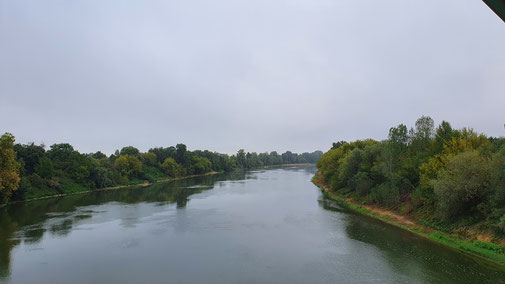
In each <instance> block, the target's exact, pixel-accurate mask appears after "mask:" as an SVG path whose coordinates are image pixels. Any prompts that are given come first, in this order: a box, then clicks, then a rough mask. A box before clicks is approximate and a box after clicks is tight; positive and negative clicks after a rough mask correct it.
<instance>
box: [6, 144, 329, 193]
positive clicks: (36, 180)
mask: <svg viewBox="0 0 505 284" xmlns="http://www.w3.org/2000/svg"><path fill="white" fill-rule="evenodd" d="M2 139H3V140H2V141H3V142H5V143H4V144H3V145H4V146H6V149H9V148H10V147H11V146H12V145H13V143H14V137H12V136H11V135H10V134H6V135H4V136H2ZM13 148H14V151H12V149H11V150H7V151H6V152H5V153H7V154H6V155H5V157H7V156H9V155H10V157H14V162H13V163H11V164H9V163H10V162H6V163H4V164H5V165H4V167H3V168H4V169H5V173H7V172H9V174H8V175H7V174H6V177H5V178H4V179H3V180H0V185H2V184H7V183H9V190H7V189H6V190H5V191H4V190H3V189H4V188H7V186H4V187H3V188H0V197H1V198H2V199H3V200H4V201H6V200H7V199H9V200H13V201H14V200H25V199H32V198H40V197H44V196H51V195H59V194H67V193H73V192H80V191H86V190H93V189H100V188H107V187H114V186H118V185H130V184H140V183H145V182H150V183H152V182H155V181H157V180H163V179H167V178H179V177H185V176H189V175H199V174H206V173H209V172H212V171H216V172H231V171H234V170H237V169H251V168H258V167H263V166H270V165H280V164H283V163H311V162H312V163H314V162H316V161H317V159H319V157H320V156H321V155H322V152H321V151H315V152H312V153H303V154H296V153H292V152H289V151H287V152H285V153H283V154H282V155H279V154H277V152H271V153H270V154H268V153H261V154H257V153H254V152H245V151H243V150H242V151H241V152H239V153H238V157H239V159H240V162H241V163H240V164H239V163H237V156H235V155H232V156H229V155H226V154H221V153H216V152H210V151H207V150H204V151H201V150H196V151H189V150H188V149H187V147H186V145H184V144H177V145H176V146H175V147H174V146H170V147H166V148H164V147H157V148H151V149H149V151H148V152H147V153H141V152H140V151H139V149H137V148H135V147H133V146H127V147H123V148H122V149H121V151H119V150H116V151H115V152H114V154H112V155H110V156H109V157H107V156H106V155H105V154H104V153H102V152H100V151H98V152H95V153H90V154H81V153H79V152H78V151H76V150H75V149H74V147H73V146H72V145H70V144H68V143H60V144H54V145H51V147H50V149H49V150H48V151H45V147H44V145H35V144H34V143H29V144H26V145H23V144H16V145H13ZM9 151H10V152H9ZM0 153H2V152H0ZM9 153H10V154H9ZM16 153H17V161H16V156H15V154H16ZM0 158H1V157H0ZM7 160H8V159H7ZM0 161H1V160H0ZM11 162H12V161H11ZM7 164H9V165H10V166H14V168H16V169H17V168H19V170H18V171H17V177H18V179H17V183H16V179H12V178H11V179H10V180H9V177H16V175H14V174H12V173H13V172H16V171H8V170H7V168H8V167H7V166H6V165H7ZM0 166H1V165H0ZM11 168H13V167H11ZM1 171H2V168H0V174H1V173H2V172H1ZM12 181H14V182H12ZM18 183H19V189H18V190H14V189H15V188H17V187H18V186H17V184H18ZM14 185H16V186H14Z"/></svg>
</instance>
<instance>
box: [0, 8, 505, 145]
mask: <svg viewBox="0 0 505 284" xmlns="http://www.w3.org/2000/svg"><path fill="white" fill-rule="evenodd" d="M503 50H505V24H504V23H503V22H501V21H500V19H499V18H498V17H496V15H494V14H493V13H492V12H491V10H489V9H488V8H487V7H486V6H485V5H484V4H483V3H482V2H481V1H470V0H464V1H461V0H448V1H436V0H415V1H402V0H387V1H372V0H363V1H353V0H346V1H325V0H311V1H308V0H307V1H303V0H295V1H293V0H291V1H287V0H285V1H223V0H218V1H197V0H193V1H191V0H190V1H98V0H95V1H56V0H49V1H26V0H17V1H8V0H0V131H1V132H4V131H9V132H12V133H13V134H15V135H16V137H17V140H18V141H19V142H29V141H35V142H37V143H40V142H45V143H46V144H47V145H50V144H52V143H56V142H69V143H71V144H73V145H74V146H75V147H76V148H77V149H79V150H81V151H84V152H91V151H97V150H102V151H105V152H108V153H110V152H113V151H114V149H117V148H120V147H122V146H125V145H134V146H137V147H139V148H140V149H141V150H147V149H148V148H149V147H153V146H168V145H174V144H176V143H178V142H183V143H186V144H187V145H188V147H189V148H190V149H210V150H215V151H220V152H228V153H233V152H235V151H236V150H238V149H239V148H245V149H246V150H249V151H266V150H278V151H285V150H293V151H312V150H314V149H322V150H325V149H327V148H328V147H329V146H330V145H331V142H333V141H336V140H351V139H361V138H367V137H372V138H376V139H383V138H385V136H386V134H387V130H388V129H389V127H391V126H393V125H397V124H399V123H407V124H410V125H412V124H413V123H414V121H415V120H416V118H418V117H419V116H421V115H430V116H432V117H433V118H434V119H435V120H436V122H440V121H441V120H442V119H443V120H448V121H450V122H451V123H452V124H453V125H454V126H455V127H463V126H469V127H473V128H475V130H477V131H479V132H485V133H486V134H489V135H493V136H503V133H504V130H503V123H504V122H505V112H504V111H503V106H504V105H505V75H504V74H505V53H504V52H503Z"/></svg>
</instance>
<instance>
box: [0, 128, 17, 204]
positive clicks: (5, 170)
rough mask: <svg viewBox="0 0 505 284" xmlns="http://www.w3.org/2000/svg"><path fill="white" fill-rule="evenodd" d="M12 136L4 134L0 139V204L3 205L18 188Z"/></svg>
mask: <svg viewBox="0 0 505 284" xmlns="http://www.w3.org/2000/svg"><path fill="white" fill-rule="evenodd" d="M14 141H15V139H14V136H13V135H12V134H10V133H5V134H4V135H2V137H0V202H1V203H5V202H6V201H7V200H8V198H9V197H10V196H11V194H12V192H13V191H14V190H16V189H18V186H19V181H20V178H19V167H20V164H19V163H18V162H17V161H16V153H15V152H14Z"/></svg>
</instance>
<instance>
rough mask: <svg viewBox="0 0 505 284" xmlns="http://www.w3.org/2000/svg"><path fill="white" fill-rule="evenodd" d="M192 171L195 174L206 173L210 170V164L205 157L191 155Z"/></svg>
mask: <svg viewBox="0 0 505 284" xmlns="http://www.w3.org/2000/svg"><path fill="white" fill-rule="evenodd" d="M193 163H194V164H193V171H194V173H195V174H197V175H201V174H205V173H208V172H210V171H211V170H212V164H211V162H210V161H209V159H207V158H201V157H197V156H195V157H193Z"/></svg>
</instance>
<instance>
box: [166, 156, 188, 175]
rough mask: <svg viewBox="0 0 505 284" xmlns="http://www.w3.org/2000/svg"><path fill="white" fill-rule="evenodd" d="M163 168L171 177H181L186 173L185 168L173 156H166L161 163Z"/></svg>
mask: <svg viewBox="0 0 505 284" xmlns="http://www.w3.org/2000/svg"><path fill="white" fill-rule="evenodd" d="M161 168H162V169H163V170H164V171H165V173H166V174H167V175H168V176H169V177H173V178H174V177H180V176H183V175H184V168H183V167H182V166H181V165H180V164H178V163H177V162H176V161H175V160H174V159H173V158H166V159H165V161H163V164H161Z"/></svg>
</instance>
